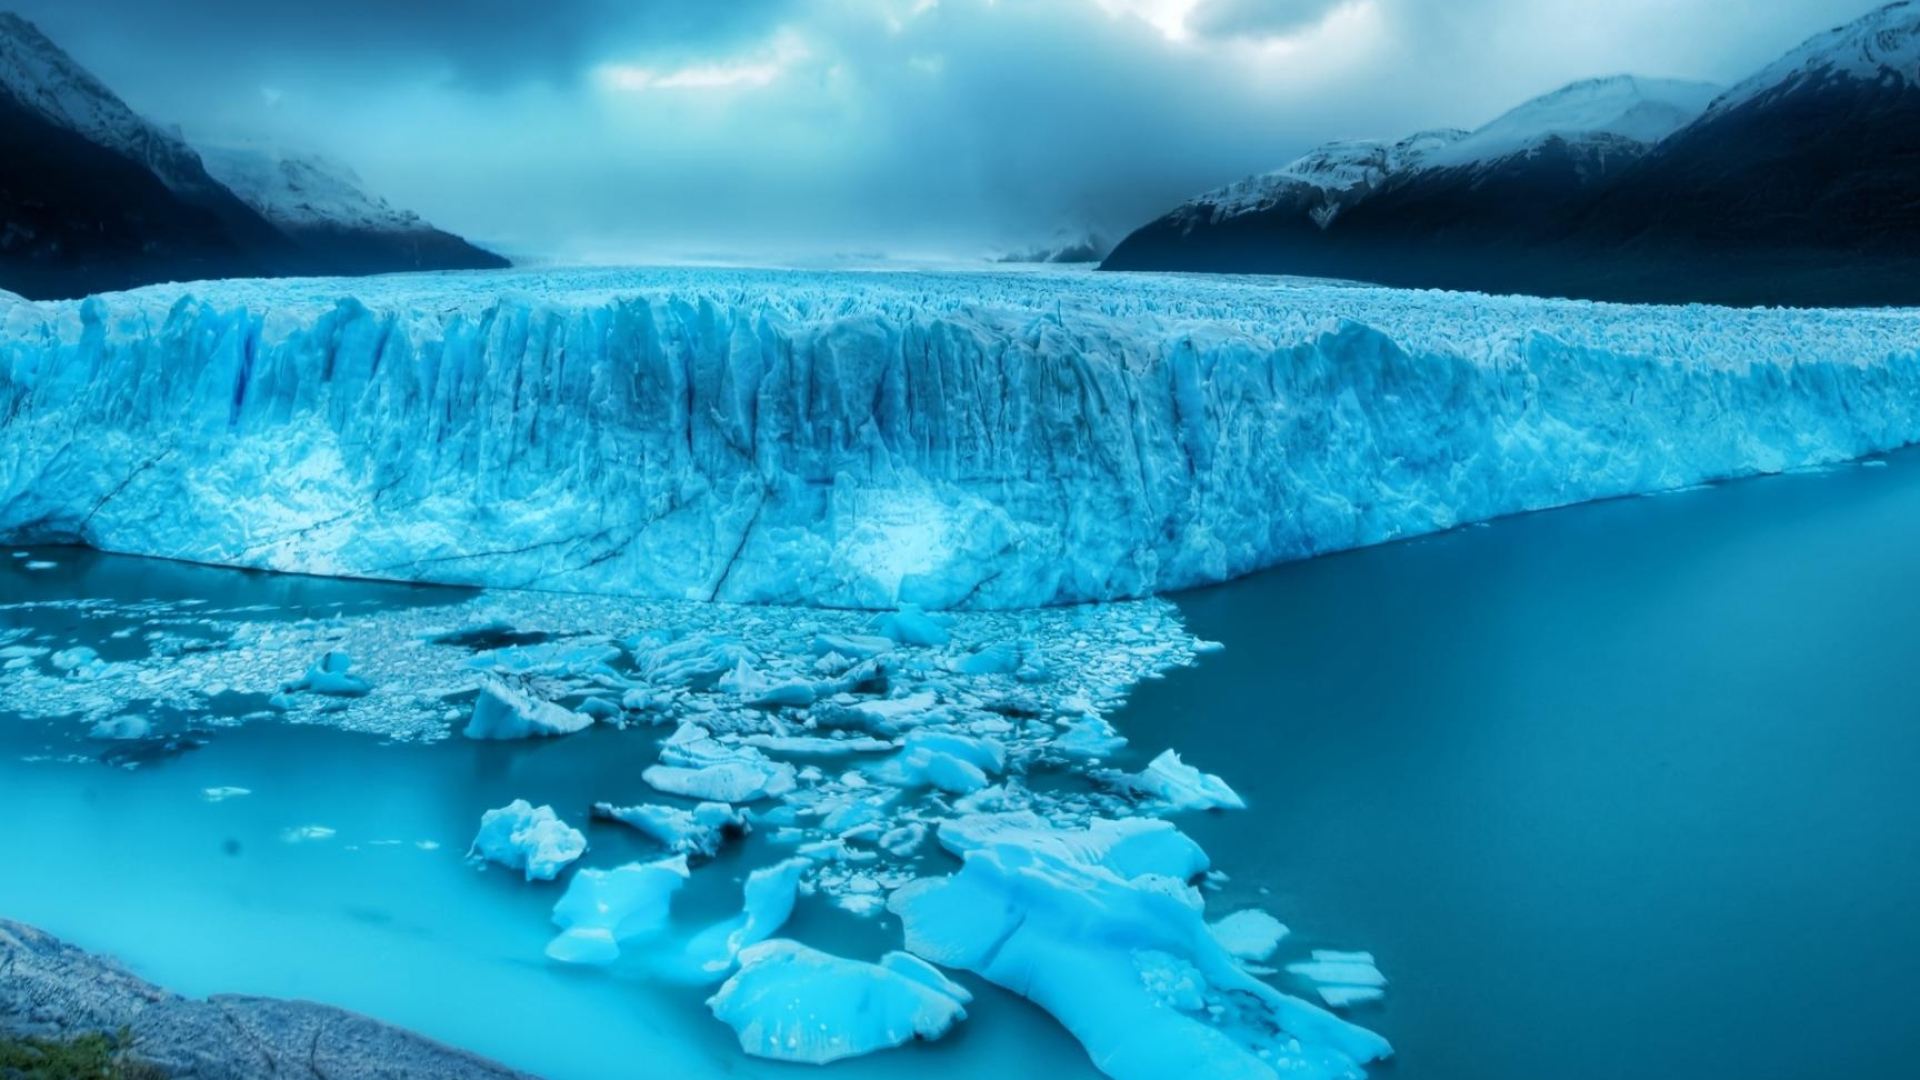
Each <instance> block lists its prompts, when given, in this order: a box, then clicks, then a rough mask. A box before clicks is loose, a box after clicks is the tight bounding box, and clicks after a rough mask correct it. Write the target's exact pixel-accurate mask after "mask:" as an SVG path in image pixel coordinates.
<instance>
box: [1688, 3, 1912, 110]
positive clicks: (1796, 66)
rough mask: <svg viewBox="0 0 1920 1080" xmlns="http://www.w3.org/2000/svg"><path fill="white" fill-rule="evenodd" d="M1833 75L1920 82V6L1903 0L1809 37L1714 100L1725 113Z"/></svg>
mask: <svg viewBox="0 0 1920 1080" xmlns="http://www.w3.org/2000/svg"><path fill="white" fill-rule="evenodd" d="M1832 79H1852V80H1856V81H1861V82H1873V83H1881V84H1885V85H1890V86H1896V87H1912V86H1917V85H1920V5H1916V4H1914V3H1912V2H1911V0H1901V2H1900V3H1897V4H1888V5H1887V6H1886V7H1883V8H1881V9H1879V10H1878V11H1874V12H1871V13H1869V14H1867V15H1866V16H1864V17H1862V18H1860V19H1856V20H1855V21H1853V22H1850V23H1847V24H1846V25H1844V26H1837V27H1835V28H1833V29H1832V30H1828V31H1826V32H1825V33H1822V34H1816V35H1814V36H1813V37H1811V38H1808V39H1807V40H1806V41H1805V42H1803V43H1802V44H1801V45H1800V47H1799V48H1797V49H1794V50H1793V51H1792V52H1789V53H1787V54H1786V55H1785V56H1782V57H1781V58H1780V59H1778V60H1775V61H1774V62H1773V63H1771V64H1768V65H1767V66H1766V67H1765V68H1762V69H1761V70H1760V72H1759V73H1758V74H1756V75H1754V76H1753V77H1752V78H1749V79H1746V80H1744V81H1742V82H1741V83H1739V84H1738V85H1736V86H1734V87H1733V88H1732V89H1731V90H1728V91H1727V92H1726V93H1725V94H1724V95H1722V96H1721V97H1720V98H1719V99H1718V100H1716V101H1714V102H1713V106H1712V111H1713V112H1715V113H1720V112H1725V111H1727V110H1729V109H1733V108H1736V107H1738V106H1740V105H1743V104H1746V103H1747V102H1749V101H1752V100H1754V99H1755V98H1759V97H1763V96H1768V95H1771V94H1774V93H1784V92H1786V91H1789V90H1791V89H1793V88H1795V87H1798V86H1802V85H1805V84H1808V83H1817V82H1823V81H1827V80H1832Z"/></svg>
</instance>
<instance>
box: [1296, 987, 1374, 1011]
mask: <svg viewBox="0 0 1920 1080" xmlns="http://www.w3.org/2000/svg"><path fill="white" fill-rule="evenodd" d="M1314 989H1315V991H1316V992H1317V993H1319V995H1320V1000H1321V1001H1324V1002H1326V1003H1327V1006H1328V1007H1329V1008H1334V1009H1346V1008H1351V1007H1352V1006H1355V1005H1363V1004H1366V1003H1367V1002H1370V1001H1379V1000H1380V999H1381V998H1383V997H1385V996H1386V991H1385V990H1382V989H1381V988H1380V987H1378V986H1320V987H1315V988H1314Z"/></svg>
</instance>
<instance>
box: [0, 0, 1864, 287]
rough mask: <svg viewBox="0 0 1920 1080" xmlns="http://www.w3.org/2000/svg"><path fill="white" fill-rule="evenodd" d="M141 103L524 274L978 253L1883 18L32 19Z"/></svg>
mask: <svg viewBox="0 0 1920 1080" xmlns="http://www.w3.org/2000/svg"><path fill="white" fill-rule="evenodd" d="M13 2H14V3H17V4H20V5H21V6H22V8H23V13H25V14H27V15H28V16H29V17H31V18H35V19H37V20H38V21H40V22H41V23H42V25H43V26H44V27H45V28H46V30H47V31H48V33H49V34H51V35H53V36H54V38H55V39H56V40H58V41H60V42H61V43H62V44H64V45H66V46H67V47H68V48H69V49H70V50H71V51H72V52H73V53H74V54H75V55H76V56H77V57H79V58H80V59H81V60H82V62H84V63H86V64H88V65H89V66H91V67H93V68H94V69H95V70H96V71H97V72H98V73H99V74H100V75H101V76H102V77H103V78H105V79H106V81H107V82H108V83H109V84H110V85H112V86H114V87H115V88H116V89H118V90H120V91H121V92H122V94H123V95H124V96H125V97H126V98H127V99H128V100H129V101H130V102H131V103H132V104H134V105H135V107H137V108H139V109H141V110H143V111H145V112H147V113H149V114H150V115H153V116H155V117H156V118H159V119H162V120H165V121H169V122H179V123H181V124H183V125H184V126H185V127H186V128H187V130H188V132H189V133H190V134H194V135H203V136H213V137H230V136H244V135H269V136H272V137H275V138H277V139H279V140H280V141H282V142H288V143H293V144H297V145H300V144H304V145H308V146H312V147H314V148H317V149H320V150H323V151H325V152H328V153H330V154H332V155H333V156H336V157H338V158H341V159H342V160H344V161H346V162H347V163H348V164H350V165H352V166H353V167H354V168H355V169H356V170H357V171H358V172H359V173H360V174H361V175H362V176H364V177H365V178H366V179H367V180H368V182H369V183H370V185H371V186H372V187H373V188H374V189H375V190H376V191H378V192H379V193H380V194H382V195H385V196H387V197H388V198H389V199H391V200H392V201H393V202H395V203H396V204H399V205H405V206H408V207H410V208H413V209H416V210H419V211H420V212H422V213H423V214H424V215H425V216H427V217H428V218H429V219H432V220H434V221H435V222H436V223H438V224H441V225H444V226H447V227H450V228H454V229H456V230H459V231H461V232H464V233H467V234H469V235H472V236H475V237H476V238H479V239H482V240H486V241H495V242H499V243H502V244H504V245H506V246H507V247H508V248H510V249H511V250H514V251H516V252H552V253H557V254H559V255H562V256H565V257H574V256H582V255H588V256H597V257H605V258H609V259H613V258H619V259H633V258H641V259H646V258H678V257H689V256H707V255H712V256H718V257H732V258H739V259H744V260H749V261H763V260H770V259H771V260H780V259H785V258H787V257H789V256H798V255H803V254H809V253H812V254H818V253H822V252H826V253H832V252H841V251H870V250H884V251H888V252H892V253H894V254H915V253H980V252H984V251H986V250H989V249H991V248H992V247H994V246H996V245H998V246H1005V247H1024V246H1030V245H1031V244H1032V243H1033V242H1034V241H1035V240H1037V239H1040V238H1045V237H1047V236H1050V235H1052V234H1053V233H1054V232H1055V231H1056V230H1057V229H1059V228H1060V227H1062V226H1066V227H1069V228H1076V229H1077V228H1082V227H1087V226H1092V227H1095V228H1098V229H1101V230H1102V231H1105V232H1107V233H1109V234H1110V235H1118V234H1121V233H1124V232H1126V231H1127V230H1129V229H1130V228H1132V227H1133V226H1135V225H1137V224H1139V223H1141V222H1143V221H1144V220H1146V219H1147V218H1150V217H1152V216H1153V215H1155V214H1158V213H1160V212H1162V211H1164V210H1165V209H1167V208H1168V207H1170V206H1171V205H1173V204H1174V203H1176V202H1178V201H1179V200H1181V199H1183V198H1185V197H1187V196H1189V195H1191V194H1194V193H1195V192H1198V191H1201V190H1204V189H1206V188H1210V187H1214V186H1217V185H1220V184H1224V183H1228V182H1231V181H1233V180H1235V179H1238V178H1240V177H1242V176H1245V175H1247V174H1249V173H1253V172H1258V171H1262V170H1265V169H1271V168H1274V167H1276V166H1278V165H1280V164H1283V163H1285V162H1286V161H1287V160H1289V159H1290V158H1292V157H1294V156H1296V155H1298V154H1299V153H1302V152H1304V151H1305V150H1307V149H1308V148H1310V147H1312V146H1313V145H1315V144H1317V143H1319V142H1322V141H1325V140H1327V139H1331V138H1342V137H1354V136H1397V135H1400V134H1403V133H1406V132H1409V131H1414V130H1418V129H1420V128H1426V127H1435V126H1469V127H1470V126H1474V125H1478V124H1480V123H1484V122H1486V121H1487V120H1490V119H1492V118H1493V117H1494V116H1496V115H1498V114H1499V113H1501V112H1503V111H1505V110H1506V109H1508V108H1510V107H1511V106H1513V105H1515V104H1517V103H1518V102H1520V101H1521V100H1523V99H1525V98H1527V97H1530V96H1532V95H1535V94H1539V93H1543V92H1546V91H1548V90H1551V89H1553V88H1555V87H1556V86H1558V85H1561V84H1564V83H1566V82H1569V81H1572V80H1574V79H1577V78H1583V77H1588V76H1593V75H1600V74H1610V73H1614V72H1620V71H1632V72H1638V73H1643V74H1650V75H1662V76H1675V77H1688V78H1702V79H1709V80H1715V81H1730V80H1732V79H1734V78H1738V77H1739V76H1740V75H1742V74H1744V73H1745V72H1746V71H1749V70H1751V69H1753V68H1756V67H1758V66H1759V65H1760V64H1762V63H1764V62H1765V61H1767V60H1768V59H1770V58H1771V57H1772V56H1774V55H1776V54H1778V53H1780V52H1782V51H1784V50H1785V49H1787V48H1790V47H1792V46H1793V45H1794V44H1796V43H1797V42H1798V41H1799V40H1800V39H1802V38H1804V37H1805V36H1807V35H1809V34H1812V33H1815V32H1817V31H1819V30H1822V29H1825V28H1826V27H1827V26H1829V25H1831V24H1832V23H1834V22H1836V21H1840V20H1842V19H1844V18H1848V17H1852V16H1853V15H1857V14H1859V13H1862V12H1864V11H1866V10H1868V9H1869V8H1870V7H1871V6H1873V3H1874V0H1840V2H1842V3H1844V5H1845V6H1846V7H1848V8H1850V9H1856V10H1847V11H1839V10H1835V9H1834V8H1833V4H1834V3H1835V2H1836V0H1743V3H1742V5H1741V12H1740V15H1739V17H1738V18H1730V17H1729V16H1728V14H1727V9H1726V5H1725V4H1724V2H1723V0H1611V2H1609V3H1607V4H1604V5H1601V4H1595V3H1592V0H1445V2H1441V0H1269V2H1267V3H1256V2H1254V0H938V2H937V3H936V2H932V0H727V2H724V3H723V2H719V0H539V2H538V3H529V2H527V0H335V2H333V3H330V4H325V5H322V4H318V3H297V2H294V0H274V2H271V3H265V2H261V0H169V2H167V3H164V4H162V3H155V2H153V0H13Z"/></svg>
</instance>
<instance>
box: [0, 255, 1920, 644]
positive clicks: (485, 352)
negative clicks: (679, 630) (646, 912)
mask: <svg viewBox="0 0 1920 1080" xmlns="http://www.w3.org/2000/svg"><path fill="white" fill-rule="evenodd" d="M1916 439H1920V312H1911V311H1848V312H1805V311H1766V310H1755V311H1744V310H1730V309H1721V308H1705V307H1694V308H1644V307H1628V306H1617V305H1598V304H1586V303H1573V302H1556V301H1544V300H1536V299H1526V298H1489V297H1481V296H1464V295H1454V294H1442V293H1420V292H1401V291H1392V290H1381V289H1366V288H1353V287H1340V286H1334V285H1328V284H1312V283H1291V282H1285V281H1278V282H1276V281H1274V280H1271V279H1231V278H1222V279H1214V278H1186V277H1180V276H1174V275H1165V276H1133V275H1089V274H1059V273H996V274H986V273H979V274H973V273H950V274H933V273H886V274H880V273H841V274H832V273H805V272H774V271H717V270H708V271H694V270H644V271H642V270H622V271H610V270H594V271H569V272H546V273H533V272H525V273H521V272H516V273H503V274H448V275H416V276H404V277H393V278H385V279H359V280H351V281H348V280H309V281H277V282H252V281H241V282H214V283H200V284H196V285H187V286H159V287H154V288H149V289H144V290H139V291H136V292H131V293H122V294H113V295H108V296H104V297H95V298H91V299H88V300H85V301H75V302H62V303H44V304H33V303H27V302H24V301H18V300H10V299H0V537H4V538H7V539H12V540H36V541H52V540H61V541H77V542H83V543H87V544H90V545H93V546H96V547H99V548H103V549H107V550H111V551H119V552H128V553H133V554H142V555H157V556H167V557H174V558H183V559H192V560H199V561H205V562H214V563H226V564H234V565H241V566H257V567H269V568H274V569H281V570H294V571H307V572H315V573H325V574H347V575H364V576H370V577H384V578H402V579H414V580H426V581H438V582H450V583H471V584H487V585H496V586H530V587H539V588H549V589H558V590H578V591H594V592H611V593H629V594H636V595H643V596H652V597H676V598H678V597H693V598H699V599H723V600H737V601H755V602H798V603H810V604H820V605H830V606H849V607H884V606H892V605H894V604H896V603H898V602H902V601H913V602H918V603H921V604H923V605H926V606H929V607H946V606H975V607H1016V606H1028V605H1037V604H1047V603H1056V602H1067V601H1078V600H1092V599H1105V598H1115V597H1127V596H1138V595H1141V594H1144V593H1147V592H1150V591H1154V590H1162V589H1169V588H1176V587H1181V586H1188V585H1195V584H1201V583H1206V582H1213V581H1219V580H1222V579H1225V578H1229V577H1232V576H1234V575H1237V574H1241V573H1244V572H1247V571H1250V570H1254V569H1257V568H1259V567H1263V566H1267V565H1270V564H1272V563H1276V562H1279V561H1283V560H1287V559H1292V558H1299V557H1303V556H1308V555H1313V554H1316V553H1320V552H1326V551H1332V550H1337V549H1342V548H1350V547H1355V546H1360V545H1365V544H1371V543H1377V542H1380V541H1384V540H1389V539H1392V538H1395V537H1402V536H1409V535H1414V534H1419V533H1424V532H1428V531H1432V530H1436V529H1444V528H1448V527H1451V526H1454V525H1458V524H1462V523H1466V522H1471V521H1476V520H1481V519H1486V518H1491V517H1495V516H1499V515H1502V514H1510V513H1514V512H1518V511H1525V510H1533V509H1541V508H1545V507H1552V506H1559V505H1564V504H1568V503H1574V502H1579V501H1582V500H1588V499H1596V498H1604V497H1608V496H1615V495H1623V494H1629V493H1634V492H1642V491H1648V490H1656V489H1663V488H1671V487H1677V486H1683V485H1687V484H1691V483H1697V482H1700V481H1704V480H1710V479H1715V478H1722V477H1731V476H1739V475H1745V474H1751V473H1760V472H1773V471H1778V470H1783V469H1787V468H1791V467H1794V466H1799V465H1806V464H1816V463H1823V462H1831V461H1836V460H1842V459H1846V458H1851V457H1857V456H1859V455H1862V454H1867V453H1872V452H1876V451H1881V450H1887V449H1891V448H1894V447H1897V446H1901V445H1904V444H1907V443H1909V442H1913V441H1915V440H1916Z"/></svg>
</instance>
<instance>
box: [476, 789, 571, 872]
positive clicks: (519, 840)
mask: <svg viewBox="0 0 1920 1080" xmlns="http://www.w3.org/2000/svg"><path fill="white" fill-rule="evenodd" d="M472 850H473V851H476V852H478V853H479V854H480V855H481V857H483V858H485V859H487V860H489V861H491V862H497V863H499V864H500V865H501V866H505V867H507V868H509V869H513V870H524V871H525V872H526V875H527V880H528V881H533V880H536V879H538V880H540V881H552V880H553V879H554V878H555V877H556V876H558V875H559V873H560V871H561V869H562V868H563V867H565V866H566V865H567V864H568V863H570V862H572V861H573V860H575V859H578V858H579V857H580V856H582V855H584V854H586V851H587V838H586V835H585V834H583V833H582V832H581V831H580V830H579V829H576V828H574V827H573V826H571V825H568V824H567V823H566V822H564V821H561V820H560V818H559V816H558V815H556V814H555V813H554V812H553V807H551V806H541V807H537V808H536V807H534V806H533V805H532V804H530V803H528V802H527V800H525V799H515V800H513V801H512V802H510V803H508V804H507V805H505V806H502V807H500V808H498V809H495V810H489V811H487V812H486V813H484V814H482V815H480V832H479V834H478V835H476V836H475V837H474V838H473V847H472Z"/></svg>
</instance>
